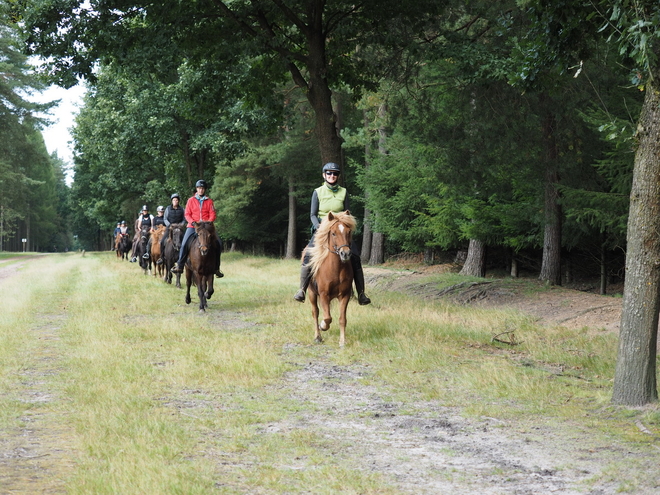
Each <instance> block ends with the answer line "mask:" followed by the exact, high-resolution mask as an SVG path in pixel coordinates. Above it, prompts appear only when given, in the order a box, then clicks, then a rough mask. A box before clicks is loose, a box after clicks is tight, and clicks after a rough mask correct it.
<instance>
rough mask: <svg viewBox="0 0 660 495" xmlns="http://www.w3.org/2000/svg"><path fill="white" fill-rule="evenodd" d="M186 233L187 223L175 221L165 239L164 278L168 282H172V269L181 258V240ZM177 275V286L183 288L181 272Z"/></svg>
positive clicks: (163, 256) (163, 255)
mask: <svg viewBox="0 0 660 495" xmlns="http://www.w3.org/2000/svg"><path fill="white" fill-rule="evenodd" d="M185 233H186V223H185V222H183V223H173V224H170V228H169V229H168V231H167V239H165V248H164V249H163V254H162V258H163V266H164V267H165V276H164V278H163V280H164V281H165V282H167V283H168V284H171V283H172V272H171V271H170V270H171V269H172V267H173V266H174V263H176V262H177V260H178V259H179V251H180V250H181V241H182V240H183V235H184V234H185ZM175 275H176V287H177V289H180V288H181V274H180V273H175Z"/></svg>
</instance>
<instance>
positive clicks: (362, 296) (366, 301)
mask: <svg viewBox="0 0 660 495" xmlns="http://www.w3.org/2000/svg"><path fill="white" fill-rule="evenodd" d="M358 304H359V305H360V306H366V305H367V304H371V299H369V297H368V296H367V295H366V294H365V293H364V292H363V293H362V294H359V295H358Z"/></svg>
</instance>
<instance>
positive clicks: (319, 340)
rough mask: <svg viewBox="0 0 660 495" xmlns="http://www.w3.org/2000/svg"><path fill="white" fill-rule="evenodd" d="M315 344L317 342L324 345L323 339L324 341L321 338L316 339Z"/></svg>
mask: <svg viewBox="0 0 660 495" xmlns="http://www.w3.org/2000/svg"><path fill="white" fill-rule="evenodd" d="M314 342H316V343H317V344H322V343H323V339H322V338H321V337H316V338H315V339H314Z"/></svg>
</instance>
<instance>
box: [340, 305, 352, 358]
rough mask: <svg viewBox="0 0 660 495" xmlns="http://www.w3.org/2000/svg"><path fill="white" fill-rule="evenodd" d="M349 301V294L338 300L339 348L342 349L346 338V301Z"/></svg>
mask: <svg viewBox="0 0 660 495" xmlns="http://www.w3.org/2000/svg"><path fill="white" fill-rule="evenodd" d="M350 299H351V294H350V292H349V293H348V294H345V295H343V296H341V297H340V298H339V346H340V347H344V344H345V343H346V342H345V336H346V310H347V309H348V301H350Z"/></svg>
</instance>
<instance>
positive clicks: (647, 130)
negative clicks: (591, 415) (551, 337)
mask: <svg viewBox="0 0 660 495" xmlns="http://www.w3.org/2000/svg"><path fill="white" fill-rule="evenodd" d="M658 133H660V94H659V93H658V89H657V88H656V87H655V85H654V84H653V83H652V82H651V81H649V83H648V85H647V87H646V96H645V99H644V105H643V107H642V113H641V115H640V118H639V123H638V125H637V138H638V143H639V144H638V148H637V152H636V153H635V166H634V170H633V184H632V190H631V191H630V210H629V213H628V236H627V250H626V281H625V286H624V290H623V307H622V310H621V327H620V330H619V350H618V355H617V360H616V370H615V372H614V389H613V394H612V402H614V403H616V404H624V405H628V406H641V405H644V404H647V403H649V402H652V401H656V400H657V399H658V391H657V384H656V376H655V374H656V371H655V367H656V364H655V361H656V353H657V344H658V310H660V302H659V301H660V297H659V294H660V239H659V238H658V232H660V159H658V157H660V141H659V140H658Z"/></svg>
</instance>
